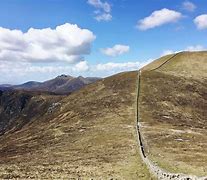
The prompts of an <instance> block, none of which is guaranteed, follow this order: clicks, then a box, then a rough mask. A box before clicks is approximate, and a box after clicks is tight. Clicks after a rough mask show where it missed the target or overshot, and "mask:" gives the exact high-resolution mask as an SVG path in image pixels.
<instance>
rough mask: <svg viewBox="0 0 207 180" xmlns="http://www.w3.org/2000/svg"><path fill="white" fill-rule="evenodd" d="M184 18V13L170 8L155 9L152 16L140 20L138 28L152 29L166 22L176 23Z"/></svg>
mask: <svg viewBox="0 0 207 180" xmlns="http://www.w3.org/2000/svg"><path fill="white" fill-rule="evenodd" d="M181 18H182V14H181V13H180V12H177V11H173V10H169V9H166V8H164V9H161V10H158V11H154V12H153V13H152V14H151V15H150V16H148V17H146V18H144V19H141V20H140V21H138V24H137V28H138V29H140V30H147V29H152V28H155V27H158V26H161V25H164V24H168V23H175V22H177V21H178V20H180V19H181Z"/></svg>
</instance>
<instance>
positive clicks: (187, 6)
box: [182, 1, 196, 12]
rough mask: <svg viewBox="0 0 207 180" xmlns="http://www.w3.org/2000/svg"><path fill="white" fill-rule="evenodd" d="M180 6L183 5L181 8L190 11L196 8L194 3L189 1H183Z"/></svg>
mask: <svg viewBox="0 0 207 180" xmlns="http://www.w3.org/2000/svg"><path fill="white" fill-rule="evenodd" d="M182 6H183V9H185V10H186V11H190V12H193V11H195V9H196V5H195V4H193V3H192V2H190V1H184V2H183V4H182Z"/></svg>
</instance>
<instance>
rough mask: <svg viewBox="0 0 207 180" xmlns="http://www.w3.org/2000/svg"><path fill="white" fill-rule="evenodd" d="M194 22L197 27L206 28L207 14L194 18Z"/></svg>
mask: <svg viewBox="0 0 207 180" xmlns="http://www.w3.org/2000/svg"><path fill="white" fill-rule="evenodd" d="M194 23H195V25H196V26H197V28H198V29H200V30H202V29H207V14H202V15H200V16H197V17H196V18H195V19H194Z"/></svg>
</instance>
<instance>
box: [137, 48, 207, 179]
mask: <svg viewBox="0 0 207 180" xmlns="http://www.w3.org/2000/svg"><path fill="white" fill-rule="evenodd" d="M172 56H174V55H171V56H167V57H164V60H163V58H161V60H160V61H159V60H157V61H155V62H153V63H151V64H150V65H149V66H147V67H145V68H143V69H142V74H141V97H140V102H139V107H140V113H141V114H140V115H141V130H142V133H143V135H144V136H143V137H144V144H145V149H146V152H147V155H148V156H149V157H150V158H151V159H152V160H153V161H154V162H155V163H157V164H158V165H160V166H161V167H162V168H164V169H166V170H168V171H170V172H181V173H186V174H193V175H197V176H206V175H207V52H183V53H179V54H177V55H176V56H174V57H173V58H172V59H171V60H170V61H168V62H167V63H165V64H164V65H163V66H161V67H160V68H158V69H156V67H158V66H160V65H161V64H162V63H163V62H165V60H167V59H169V58H170V57H172ZM153 69H155V70H153Z"/></svg>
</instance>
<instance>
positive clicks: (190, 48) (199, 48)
mask: <svg viewBox="0 0 207 180" xmlns="http://www.w3.org/2000/svg"><path fill="white" fill-rule="evenodd" d="M205 50H206V48H205V47H204V46H202V45H195V46H188V47H186V48H185V49H183V50H180V51H174V50H165V51H163V52H162V54H161V56H165V55H169V54H174V53H178V52H182V51H189V52H196V51H205Z"/></svg>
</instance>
